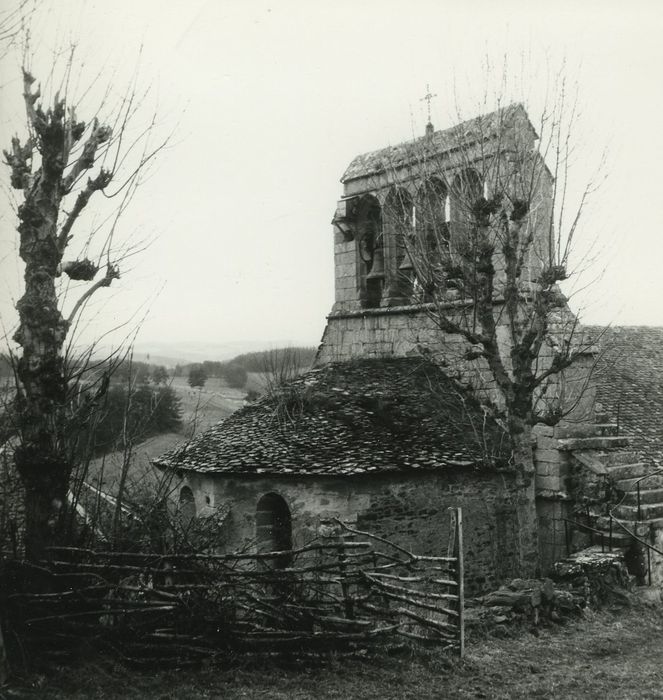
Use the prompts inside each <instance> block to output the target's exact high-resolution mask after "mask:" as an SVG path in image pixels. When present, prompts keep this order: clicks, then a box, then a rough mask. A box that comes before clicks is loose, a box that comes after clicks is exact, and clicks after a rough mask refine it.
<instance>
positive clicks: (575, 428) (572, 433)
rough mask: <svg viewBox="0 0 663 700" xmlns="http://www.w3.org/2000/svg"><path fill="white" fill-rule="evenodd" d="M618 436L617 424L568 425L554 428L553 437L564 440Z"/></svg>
mask: <svg viewBox="0 0 663 700" xmlns="http://www.w3.org/2000/svg"><path fill="white" fill-rule="evenodd" d="M616 435H619V426H618V425H617V423H609V422H605V423H570V424H569V425H558V426H556V427H555V437H556V438H558V439H564V438H588V437H610V436H616Z"/></svg>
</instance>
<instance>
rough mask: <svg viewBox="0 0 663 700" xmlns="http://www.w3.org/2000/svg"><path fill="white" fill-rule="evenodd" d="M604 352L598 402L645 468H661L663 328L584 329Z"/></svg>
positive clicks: (598, 375) (662, 435)
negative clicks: (653, 465) (651, 464)
mask: <svg viewBox="0 0 663 700" xmlns="http://www.w3.org/2000/svg"><path fill="white" fill-rule="evenodd" d="M587 330H588V331H590V332H593V333H594V334H595V335H596V337H598V336H599V335H600V334H601V333H603V336H602V337H601V339H600V341H599V344H600V345H601V347H602V349H603V353H602V357H601V358H600V360H599V363H598V366H597V374H596V376H597V378H598V383H599V392H598V396H597V399H598V401H599V403H600V404H601V405H602V406H603V409H604V410H605V411H607V412H608V413H609V415H610V418H611V420H613V421H616V422H619V425H620V429H621V431H622V432H623V433H624V434H625V435H628V436H629V437H630V438H631V445H632V446H633V448H634V449H635V450H636V451H638V452H639V453H640V454H641V455H642V456H643V457H644V458H645V459H646V460H647V461H649V462H660V464H661V466H663V328H659V327H652V326H615V327H612V328H608V329H605V328H601V327H597V326H593V327H592V326H589V327H587Z"/></svg>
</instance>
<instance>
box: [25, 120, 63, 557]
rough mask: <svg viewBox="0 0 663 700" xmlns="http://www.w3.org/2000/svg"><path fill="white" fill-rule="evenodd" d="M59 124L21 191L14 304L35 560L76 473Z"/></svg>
mask: <svg viewBox="0 0 663 700" xmlns="http://www.w3.org/2000/svg"><path fill="white" fill-rule="evenodd" d="M55 126H56V122H55V118H53V126H52V130H51V131H49V132H48V135H50V136H52V137H54V138H53V140H52V141H48V142H46V141H45V143H44V146H43V148H42V168H41V172H40V175H39V176H38V177H34V178H33V179H32V180H31V182H30V183H29V187H27V188H26V190H24V192H25V201H24V202H23V204H22V205H21V206H20V207H19V219H20V224H19V226H18V231H19V234H20V249H19V252H20V255H21V258H22V260H23V261H24V262H25V293H24V295H23V296H22V297H21V299H20V300H19V302H18V304H17V305H16V307H17V310H18V313H19V321H20V323H19V327H18V330H17V332H16V334H15V335H14V340H15V341H16V342H17V343H18V344H19V345H20V346H21V347H22V348H23V353H22V355H21V357H20V359H19V360H18V363H17V367H16V374H17V377H18V383H19V386H18V387H17V409H18V427H19V436H20V446H19V448H17V450H16V453H15V457H14V459H15V464H16V468H17V470H18V473H19V474H20V476H21V479H22V481H23V484H24V486H25V499H26V502H25V516H26V556H27V557H28V558H31V559H38V558H41V557H42V556H43V554H44V547H45V546H46V545H47V544H48V543H54V542H55V541H57V537H58V533H59V530H60V527H59V526H60V524H61V522H62V517H63V514H64V507H65V504H66V499H67V487H68V480H69V475H70V473H71V467H70V465H69V464H68V463H67V459H66V451H65V441H64V429H65V425H64V421H65V416H66V401H67V384H66V377H65V370H64V360H63V357H62V346H63V344H64V341H65V338H66V334H67V322H66V321H65V320H64V319H63V318H62V314H61V313H60V310H59V308H58V298H57V292H56V279H57V277H58V266H59V264H60V262H61V260H62V251H61V250H60V247H59V245H58V230H57V225H58V214H59V210H60V204H61V201H62V197H63V184H62V172H63V162H62V148H63V146H62V143H61V141H62V138H63V137H62V135H61V133H60V131H58V130H57V129H55ZM56 136H59V138H55V137H56ZM44 140H45V137H44ZM47 146H48V147H49V148H48V149H47Z"/></svg>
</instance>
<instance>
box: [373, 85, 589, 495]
mask: <svg viewBox="0 0 663 700" xmlns="http://www.w3.org/2000/svg"><path fill="white" fill-rule="evenodd" d="M569 119H570V122H571V123H570V122H569ZM572 122H573V114H571V115H569V113H568V110H566V109H565V105H564V97H563V94H562V97H561V98H560V100H559V102H558V103H557V104H556V105H555V106H554V108H553V109H552V110H550V111H544V113H543V115H542V116H541V118H540V120H539V121H538V122H537V128H536V129H535V128H534V126H533V125H532V123H531V121H530V119H529V117H528V115H527V113H526V111H525V109H524V108H523V107H522V105H519V104H513V105H510V106H508V107H504V108H499V109H497V110H496V111H494V112H492V113H490V114H488V115H486V116H483V117H478V118H475V119H472V120H471V121H469V122H464V123H462V124H460V125H459V126H458V127H454V128H453V129H451V130H448V131H446V132H437V133H435V132H434V131H433V129H432V126H430V124H429V128H428V129H427V134H426V136H425V137H423V138H422V139H419V140H417V141H415V142H412V143H411V144H409V145H408V147H407V154H406V155H405V156H404V154H403V152H401V151H398V152H397V153H396V154H394V155H395V156H396V158H397V160H394V161H393V162H387V163H384V164H383V169H384V174H383V175H382V179H381V181H380V183H379V184H380V188H386V189H388V190H389V193H388V195H387V196H386V198H385V207H384V210H383V213H382V221H381V222H380V224H381V226H382V230H381V234H380V235H381V236H382V238H383V240H384V241H385V242H386V243H388V241H387V239H388V238H389V237H390V234H392V235H391V240H392V241H395V243H392V244H391V249H390V250H389V251H388V253H390V263H389V264H390V265H391V267H392V268H394V269H392V270H391V289H389V290H387V291H388V293H389V295H391V297H392V300H393V299H396V300H397V301H398V300H399V299H400V303H413V302H414V303H418V304H420V305H421V308H422V309H424V310H425V311H426V313H427V314H428V316H429V318H430V319H431V320H432V322H433V324H434V326H435V327H437V328H438V329H439V330H440V331H441V332H442V333H443V334H450V335H452V336H456V337H459V338H460V339H462V341H463V343H462V344H461V347H463V348H464V349H463V352H462V356H461V357H460V358H459V357H456V358H454V360H453V362H454V364H455V365H456V366H457V367H458V365H459V363H460V364H461V365H464V375H465V376H464V379H465V380H466V381H467V380H468V379H469V381H470V382H471V384H472V386H473V387H474V388H475V389H477V390H481V393H482V395H483V398H484V399H492V401H493V403H494V404H495V408H496V409H497V411H498V412H501V413H502V414H503V415H504V418H505V423H506V425H507V428H508V432H509V434H510V437H511V440H512V444H513V447H514V461H515V464H516V466H517V468H518V471H519V475H520V482H521V483H522V484H523V485H524V486H527V485H529V484H531V480H532V479H531V477H532V474H533V471H534V462H533V453H532V427H533V426H534V425H535V424H537V423H545V424H548V425H553V424H555V423H557V422H558V421H559V420H560V419H562V418H563V417H564V415H565V413H566V412H567V411H569V410H570V409H572V408H573V407H574V406H575V404H576V403H577V400H578V398H579V394H580V392H579V391H578V388H577V387H575V388H574V390H573V391H574V395H573V396H572V397H569V396H564V392H565V390H566V391H567V392H568V391H569V387H570V386H571V383H570V382H566V383H565V382H564V381H563V379H562V376H561V375H562V373H563V372H564V371H565V370H568V368H570V367H571V366H572V365H573V364H574V363H576V362H577V361H578V360H579V359H581V358H583V357H586V356H587V354H588V351H589V350H590V347H589V343H588V342H585V341H584V339H583V337H582V334H581V333H579V325H578V320H577V317H575V316H574V315H573V314H572V313H571V312H570V310H569V308H568V305H567V299H566V297H565V296H564V295H563V294H562V292H561V290H560V286H559V285H560V283H562V282H563V281H564V280H566V279H567V278H568V277H569V275H570V270H569V256H570V253H571V250H572V243H573V239H574V235H575V233H576V230H577V227H578V223H579V220H580V215H581V214H582V211H583V208H584V206H585V205H586V203H587V198H588V197H589V195H590V194H591V193H592V191H593V189H594V185H595V183H594V182H592V183H590V184H589V186H587V187H585V188H584V191H581V192H580V193H579V195H578V196H577V199H576V206H575V210H573V211H571V206H570V201H569V197H567V194H568V192H567V188H568V187H569V165H570V149H571V141H570V134H569V131H568V129H569V128H570V127H571V126H572ZM381 157H382V158H383V159H387V160H388V158H389V153H386V154H384V153H383V154H381ZM546 161H548V162H549V163H550V167H549V166H548V165H547V163H546ZM384 245H385V244H384V243H383V246H384ZM373 248H375V246H373ZM369 252H372V251H369ZM374 255H375V254H374V253H373V257H374ZM388 266H389V265H387V267H388ZM585 376H586V375H585ZM581 383H582V382H581Z"/></svg>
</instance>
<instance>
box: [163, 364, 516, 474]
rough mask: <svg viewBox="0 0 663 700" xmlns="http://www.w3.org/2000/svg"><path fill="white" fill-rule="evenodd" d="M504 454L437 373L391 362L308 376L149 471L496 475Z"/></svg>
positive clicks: (473, 406) (483, 421)
mask: <svg viewBox="0 0 663 700" xmlns="http://www.w3.org/2000/svg"><path fill="white" fill-rule="evenodd" d="M510 455H511V450H510V444H509V441H508V438H507V436H506V434H505V433H504V431H503V430H502V429H501V428H500V427H499V425H498V424H497V423H496V422H495V421H494V420H493V419H491V418H490V417H489V416H487V415H486V414H485V412H484V411H483V409H482V408H481V407H480V406H479V405H478V404H477V403H476V402H475V401H474V400H472V398H471V397H470V396H468V395H467V394H466V393H464V392H462V391H461V390H459V389H458V388H457V386H456V384H455V383H454V382H453V381H451V380H450V379H449V378H448V377H446V376H445V375H444V374H443V373H442V372H441V370H439V369H437V368H436V367H434V366H432V365H430V364H428V363H426V362H425V361H423V360H421V359H420V358H390V359H365V360H355V361H352V362H344V363H335V364H331V365H327V366H324V367H322V368H319V369H313V370H310V371H309V372H307V373H306V374H304V375H301V376H300V377H298V378H297V379H295V380H293V381H292V382H290V383H288V384H287V385H286V386H285V387H284V388H283V389H282V390H281V391H280V393H279V394H278V395H276V396H266V397H264V398H262V399H261V400H259V401H258V402H256V403H254V404H250V405H248V406H246V407H244V408H242V409H240V410H239V411H237V412H236V413H234V414H233V415H231V416H230V417H229V418H226V419H225V420H224V421H222V422H221V423H219V424H218V425H216V426H214V427H212V428H210V429H209V430H207V431H205V432H204V433H202V434H200V435H199V436H197V437H195V438H194V439H193V440H192V441H191V442H190V443H188V444H185V445H183V446H181V447H180V448H177V449H175V450H171V451H170V452H168V453H166V454H165V455H163V456H162V457H160V458H159V459H157V460H155V464H157V465H158V466H162V467H173V468H176V469H185V470H193V471H197V472H215V473H229V474H237V473H242V474H255V475H259V474H278V475H298V476H299V475H320V474H328V475H358V474H367V473H373V472H391V471H401V470H423V469H439V468H448V467H453V466H459V467H468V468H471V467H484V468H501V467H506V466H508V464H509V460H510Z"/></svg>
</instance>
